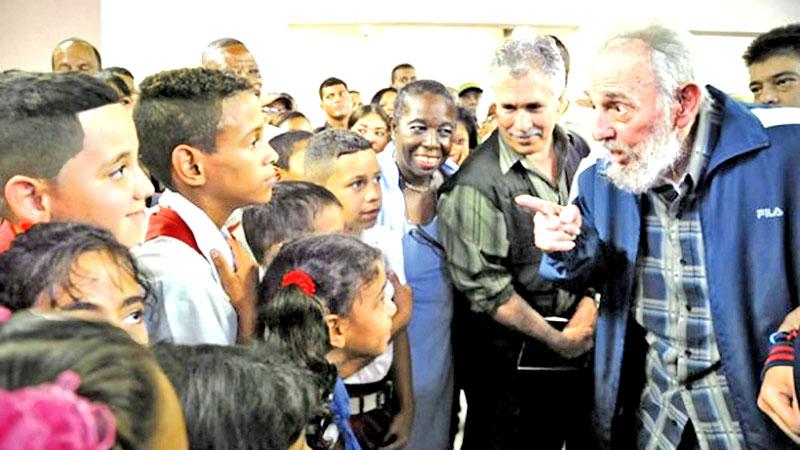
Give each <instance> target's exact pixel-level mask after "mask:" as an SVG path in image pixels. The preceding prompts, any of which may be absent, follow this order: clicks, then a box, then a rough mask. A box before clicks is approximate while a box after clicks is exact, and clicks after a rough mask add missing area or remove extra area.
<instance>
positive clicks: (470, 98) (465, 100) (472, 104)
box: [458, 81, 483, 117]
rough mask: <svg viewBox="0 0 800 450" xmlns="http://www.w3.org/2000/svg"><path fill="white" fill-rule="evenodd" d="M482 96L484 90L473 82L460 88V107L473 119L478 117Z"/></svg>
mask: <svg viewBox="0 0 800 450" xmlns="http://www.w3.org/2000/svg"><path fill="white" fill-rule="evenodd" d="M481 95H483V89H481V87H480V86H478V83H474V82H472V81H470V82H468V83H464V84H462V85H461V86H460V87H459V88H458V106H460V107H462V108H464V109H466V110H467V111H469V112H470V114H472V117H478V114H477V110H478V103H479V102H480V101H481Z"/></svg>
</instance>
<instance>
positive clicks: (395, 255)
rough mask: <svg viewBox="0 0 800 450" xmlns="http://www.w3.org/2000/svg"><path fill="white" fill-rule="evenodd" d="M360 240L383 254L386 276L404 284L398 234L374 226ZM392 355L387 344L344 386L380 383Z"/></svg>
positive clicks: (388, 293) (389, 290)
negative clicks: (386, 346) (393, 274)
mask: <svg viewBox="0 0 800 450" xmlns="http://www.w3.org/2000/svg"><path fill="white" fill-rule="evenodd" d="M361 240H362V241H364V242H365V243H366V244H368V245H370V246H372V247H375V248H377V249H378V250H380V251H381V253H383V258H384V262H385V263H386V274H387V275H388V274H389V273H390V272H394V273H395V275H397V278H398V279H399V280H400V283H402V284H406V274H405V271H404V270H403V239H402V236H401V235H400V234H399V233H397V232H395V231H393V230H391V229H389V228H386V227H384V226H382V225H375V226H373V227H372V228H369V229H366V230H364V231H363V232H362V233H361ZM392 297H394V287H393V286H392V283H386V298H392ZM393 355H394V346H393V345H392V343H389V347H388V348H387V349H386V351H385V352H384V353H383V354H382V355H380V356H378V357H377V358H375V359H373V360H372V362H371V363H369V364H367V365H366V366H364V367H363V368H361V370H359V371H358V372H356V373H354V374H352V375H350V376H349V377H347V378H346V379H345V380H344V382H345V383H346V384H366V383H375V382H377V381H381V380H382V379H384V378H386V376H387V375H388V374H389V369H391V367H392V357H393Z"/></svg>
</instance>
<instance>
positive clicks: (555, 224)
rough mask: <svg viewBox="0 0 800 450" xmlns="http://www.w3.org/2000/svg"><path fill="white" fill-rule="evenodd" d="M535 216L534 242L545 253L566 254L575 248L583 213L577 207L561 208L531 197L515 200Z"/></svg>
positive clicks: (555, 204)
mask: <svg viewBox="0 0 800 450" xmlns="http://www.w3.org/2000/svg"><path fill="white" fill-rule="evenodd" d="M514 201H515V202H516V203H517V205H519V206H521V207H523V208H527V209H529V210H530V211H531V212H533V213H534V215H533V242H534V244H535V245H536V247H538V248H539V249H540V250H542V251H544V252H548V253H549V252H566V251H569V250H572V249H573V248H575V238H576V237H577V236H578V235H579V234H581V211H580V209H578V207H577V206H575V205H567V206H561V205H559V204H557V203H553V202H548V201H547V200H542V199H540V198H538V197H533V196H530V195H520V196H518V197H517V198H515V199H514Z"/></svg>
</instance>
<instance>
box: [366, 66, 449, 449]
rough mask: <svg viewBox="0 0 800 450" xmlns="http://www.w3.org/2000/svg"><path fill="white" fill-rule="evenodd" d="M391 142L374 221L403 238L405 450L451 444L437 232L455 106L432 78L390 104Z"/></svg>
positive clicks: (443, 279) (444, 282)
mask: <svg viewBox="0 0 800 450" xmlns="http://www.w3.org/2000/svg"><path fill="white" fill-rule="evenodd" d="M392 123H393V130H392V135H393V138H394V142H393V144H390V145H389V146H387V148H386V150H385V151H384V152H382V153H381V154H379V155H378V160H379V163H380V166H381V171H382V173H383V179H382V186H381V188H382V189H383V207H382V209H381V214H380V217H379V219H378V223H381V224H382V225H384V226H388V227H390V228H392V229H395V230H398V231H400V232H402V233H403V253H404V258H405V271H406V278H407V282H408V284H409V285H410V286H411V289H412V291H413V298H414V303H413V309H412V316H411V322H410V323H409V325H408V337H409V342H410V345H411V366H412V382H413V387H414V401H415V408H414V421H413V425H412V428H411V438H410V440H409V443H408V444H407V445H406V447H405V448H406V449H409V450H416V449H419V450H431V449H434V450H439V449H446V448H449V447H450V420H451V409H452V404H453V355H452V345H451V341H450V326H451V322H452V318H453V296H452V291H451V287H450V282H449V278H448V275H447V273H446V272H445V260H444V253H443V249H442V246H441V245H440V244H439V242H438V237H437V235H438V233H437V229H436V201H437V196H436V191H437V189H438V188H439V186H441V184H442V183H443V182H444V179H445V178H446V177H447V176H448V175H450V174H452V172H453V171H454V170H455V168H456V167H454V165H453V164H452V162H447V155H448V153H449V151H450V145H451V139H452V137H453V134H454V132H455V128H456V105H455V102H454V100H453V98H452V97H451V96H450V93H449V92H448V91H447V88H446V87H444V86H443V85H442V84H440V83H438V82H436V81H430V80H418V81H415V82H412V83H409V84H408V85H406V86H405V87H404V88H403V89H402V90H401V91H400V92H399V93H398V96H397V99H396V100H395V111H394V117H393V119H392Z"/></svg>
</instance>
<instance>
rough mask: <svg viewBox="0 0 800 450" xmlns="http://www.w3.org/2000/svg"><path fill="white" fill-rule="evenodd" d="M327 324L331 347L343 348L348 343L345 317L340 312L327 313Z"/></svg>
mask: <svg viewBox="0 0 800 450" xmlns="http://www.w3.org/2000/svg"><path fill="white" fill-rule="evenodd" d="M325 325H327V326H328V338H329V339H330V341H331V347H333V348H336V349H339V350H341V349H343V348H344V346H345V344H346V343H347V337H346V332H345V331H346V329H347V323H346V321H345V319H344V318H343V317H340V316H339V315H338V314H326V315H325Z"/></svg>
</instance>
